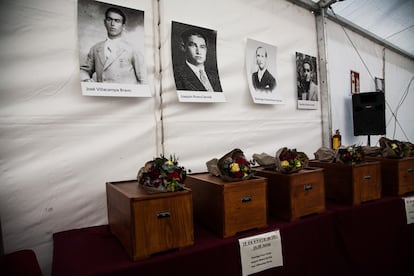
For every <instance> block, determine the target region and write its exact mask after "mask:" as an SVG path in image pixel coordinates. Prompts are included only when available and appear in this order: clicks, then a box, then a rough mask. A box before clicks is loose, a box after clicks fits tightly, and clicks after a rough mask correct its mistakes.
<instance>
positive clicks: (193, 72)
mask: <svg viewBox="0 0 414 276" xmlns="http://www.w3.org/2000/svg"><path fill="white" fill-rule="evenodd" d="M171 50H172V61H173V70H174V80H175V86H176V89H177V90H188V91H205V92H223V90H222V88H221V83H220V77H219V74H218V69H217V58H216V32H215V31H213V30H209V29H205V28H201V27H196V26H192V25H187V24H183V23H179V22H172V35H171Z"/></svg>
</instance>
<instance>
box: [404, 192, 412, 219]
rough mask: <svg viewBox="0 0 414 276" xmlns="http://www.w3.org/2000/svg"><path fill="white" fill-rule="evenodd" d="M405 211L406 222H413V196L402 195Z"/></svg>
mask: <svg viewBox="0 0 414 276" xmlns="http://www.w3.org/2000/svg"><path fill="white" fill-rule="evenodd" d="M403 199H404V202H405V213H406V215H407V224H411V223H414V196H412V197H404V198H403Z"/></svg>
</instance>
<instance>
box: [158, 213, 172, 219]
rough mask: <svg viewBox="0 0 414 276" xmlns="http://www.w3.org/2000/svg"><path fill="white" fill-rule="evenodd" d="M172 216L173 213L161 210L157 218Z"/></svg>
mask: <svg viewBox="0 0 414 276" xmlns="http://www.w3.org/2000/svg"><path fill="white" fill-rule="evenodd" d="M170 216H171V213H170V212H168V211H165V212H159V213H158V214H157V218H159V219H162V218H169V217H170Z"/></svg>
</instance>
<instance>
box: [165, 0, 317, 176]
mask: <svg viewBox="0 0 414 276" xmlns="http://www.w3.org/2000/svg"><path fill="white" fill-rule="evenodd" d="M183 7H185V8H183ZM161 11H162V14H161V22H162V24H161V39H160V40H161V41H162V42H163V43H162V45H161V61H162V66H163V67H162V68H163V70H162V72H163V74H162V87H163V88H164V91H163V102H164V105H163V107H164V108H163V114H164V116H163V118H164V130H165V136H164V137H165V144H164V147H165V151H166V153H169V154H173V153H175V154H178V155H179V159H180V162H181V163H182V164H183V165H184V166H185V167H186V168H187V169H190V170H191V171H192V172H200V171H206V169H207V168H206V165H205V162H206V161H208V160H210V159H212V158H220V157H221V156H222V155H223V154H224V153H226V152H228V151H230V150H232V149H233V148H235V147H238V148H241V149H242V150H243V151H244V152H245V154H246V156H247V157H248V158H251V156H252V155H253V154H254V153H262V152H266V153H268V154H271V155H274V154H275V152H276V150H277V149H278V148H280V147H283V146H287V147H293V148H297V149H298V150H301V151H305V152H306V153H307V154H309V155H310V156H313V152H314V151H315V150H316V149H318V148H319V147H320V146H321V143H322V139H321V132H322V130H321V123H320V120H321V119H320V118H321V111H320V107H318V109H316V110H298V109H297V108H296V100H297V96H296V65H295V52H296V51H298V52H302V53H306V54H308V55H311V56H315V57H316V56H317V46H316V26H315V17H314V15H313V14H312V13H310V12H309V11H307V10H304V9H302V8H300V7H297V6H295V5H293V4H291V3H289V2H286V1H274V0H262V1H247V0H246V1H240V0H229V1H220V0H211V1H207V2H206V1H201V0H197V1H185V0H164V1H161ZM171 21H177V22H181V23H186V24H191V25H196V26H200V27H204V28H208V29H212V30H216V31H217V60H218V70H219V73H220V80H221V84H222V87H223V91H224V93H225V96H226V100H227V102H226V103H216V104H206V103H203V104H200V103H180V102H178V101H177V96H176V92H175V86H174V78H173V72H172V65H171V38H170V37H171ZM247 38H251V39H254V40H258V41H262V42H265V43H267V44H271V45H275V46H276V47H277V57H276V59H277V60H276V64H277V73H276V79H277V90H276V93H280V94H281V95H282V97H283V99H284V101H285V104H283V105H257V104H254V103H253V101H252V98H251V96H250V92H249V87H248V83H247V75H246V64H245V59H246V58H245V55H246V40H247Z"/></svg>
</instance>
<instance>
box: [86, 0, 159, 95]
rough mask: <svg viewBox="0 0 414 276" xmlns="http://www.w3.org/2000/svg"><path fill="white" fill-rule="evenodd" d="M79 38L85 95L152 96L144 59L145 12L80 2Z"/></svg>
mask: <svg viewBox="0 0 414 276" xmlns="http://www.w3.org/2000/svg"><path fill="white" fill-rule="evenodd" d="M78 37H79V63H80V68H79V69H80V81H81V86H82V94H83V95H86V96H119V97H150V96H151V93H150V91H149V86H148V82H147V72H146V66H145V58H144V57H145V54H144V52H145V49H144V12H143V11H140V10H135V9H131V8H128V7H122V6H117V5H113V4H109V3H104V2H98V1H91V0H79V1H78Z"/></svg>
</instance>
